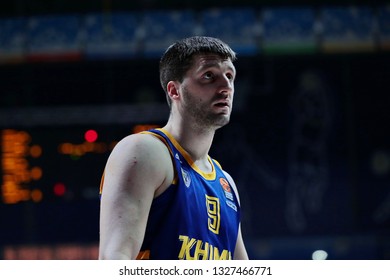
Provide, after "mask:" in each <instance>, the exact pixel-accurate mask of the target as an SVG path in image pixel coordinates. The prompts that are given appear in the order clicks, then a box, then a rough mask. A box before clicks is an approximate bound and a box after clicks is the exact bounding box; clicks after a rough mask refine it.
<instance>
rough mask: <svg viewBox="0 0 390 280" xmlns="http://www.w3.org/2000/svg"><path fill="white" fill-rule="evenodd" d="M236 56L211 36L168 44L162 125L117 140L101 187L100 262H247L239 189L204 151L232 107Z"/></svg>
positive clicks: (164, 61) (162, 74) (163, 62)
mask: <svg viewBox="0 0 390 280" xmlns="http://www.w3.org/2000/svg"><path fill="white" fill-rule="evenodd" d="M235 59H236V54H235V53H234V52H233V51H232V50H231V48H230V47H229V46H228V45H226V44H225V43H223V42H222V41H220V40H219V39H216V38H210V37H191V38H186V39H183V40H181V41H178V42H176V43H175V44H173V45H172V46H170V47H169V48H168V49H167V51H166V52H165V54H164V55H163V56H162V58H161V61H160V81H161V85H162V87H163V89H164V91H165V92H166V96H167V100H168V104H169V106H170V116H169V119H168V122H167V124H166V125H165V126H164V127H163V128H161V129H156V130H151V131H147V132H144V133H139V134H133V135H130V136H127V137H126V138H124V139H122V140H121V141H120V142H119V143H118V144H117V146H116V147H115V149H114V150H113V151H112V153H111V155H110V157H109V159H108V161H107V165H106V168H105V173H104V178H103V180H102V187H101V190H102V192H101V213H100V245H99V247H100V248H99V258H100V259H157V260H160V259H170V260H173V259H209V260H213V259H248V255H247V252H246V249H245V246H244V242H243V239H242V235H241V228H240V205H239V197H238V193H237V189H236V186H235V184H234V182H233V180H232V178H231V177H230V176H229V174H228V173H226V172H225V171H223V170H222V169H221V166H220V165H219V163H218V162H217V161H215V160H214V159H212V158H211V157H210V156H209V155H208V152H209V149H210V146H211V144H212V141H213V137H214V134H215V131H216V130H217V129H218V128H220V127H222V126H224V125H226V124H227V123H228V122H229V119H230V113H231V111H232V105H233V94H234V79H235V77H236V70H235V67H234V65H233V61H234V60H235Z"/></svg>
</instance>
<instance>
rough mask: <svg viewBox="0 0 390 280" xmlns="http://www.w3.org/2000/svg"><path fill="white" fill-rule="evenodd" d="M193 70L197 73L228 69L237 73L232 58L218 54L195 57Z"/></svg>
mask: <svg viewBox="0 0 390 280" xmlns="http://www.w3.org/2000/svg"><path fill="white" fill-rule="evenodd" d="M192 62H193V63H192V68H193V69H194V70H195V71H202V70H204V69H207V68H212V67H218V68H226V69H227V70H231V71H233V72H236V69H235V67H234V65H233V62H232V61H231V59H230V58H225V57H222V56H220V55H217V54H198V55H195V56H194V57H193V61H192Z"/></svg>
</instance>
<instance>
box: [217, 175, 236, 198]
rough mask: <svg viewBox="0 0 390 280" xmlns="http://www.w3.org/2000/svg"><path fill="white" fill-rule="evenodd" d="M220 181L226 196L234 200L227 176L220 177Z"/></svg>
mask: <svg viewBox="0 0 390 280" xmlns="http://www.w3.org/2000/svg"><path fill="white" fill-rule="evenodd" d="M219 182H220V183H221V186H222V189H223V191H224V193H225V196H226V198H227V199H230V200H233V194H232V188H231V187H230V185H229V183H228V181H227V180H226V179H225V178H219Z"/></svg>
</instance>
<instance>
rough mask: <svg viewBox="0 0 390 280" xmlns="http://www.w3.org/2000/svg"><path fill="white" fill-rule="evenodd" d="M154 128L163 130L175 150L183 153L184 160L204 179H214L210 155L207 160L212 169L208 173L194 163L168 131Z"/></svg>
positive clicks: (160, 129) (214, 174)
mask: <svg viewBox="0 0 390 280" xmlns="http://www.w3.org/2000/svg"><path fill="white" fill-rule="evenodd" d="M156 130H159V131H161V132H163V133H164V134H165V135H166V136H167V137H168V138H169V140H171V142H172V144H173V145H174V146H175V148H176V149H177V150H179V152H180V153H181V154H182V155H183V157H184V158H185V160H186V161H187V162H188V164H189V165H190V166H191V168H192V169H194V170H195V171H196V172H197V173H198V174H200V175H201V176H202V177H203V178H205V179H206V180H215V178H216V176H217V173H216V172H215V167H214V163H213V160H211V158H210V156H207V160H208V161H209V163H210V164H211V168H212V170H211V172H209V173H208V172H203V171H202V170H200V169H199V167H198V166H197V165H196V164H195V163H194V161H193V160H192V158H191V156H190V155H189V154H188V153H187V151H186V150H184V149H183V147H182V146H180V144H179V143H178V142H177V141H176V139H175V138H173V136H172V135H171V134H170V133H169V132H168V131H166V130H165V129H163V128H157V129H156Z"/></svg>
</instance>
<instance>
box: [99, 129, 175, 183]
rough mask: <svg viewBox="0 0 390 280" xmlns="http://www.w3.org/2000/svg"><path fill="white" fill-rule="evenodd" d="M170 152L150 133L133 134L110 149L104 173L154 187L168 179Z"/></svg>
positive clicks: (169, 174) (169, 175)
mask: <svg viewBox="0 0 390 280" xmlns="http://www.w3.org/2000/svg"><path fill="white" fill-rule="evenodd" d="M171 162H172V161H171V157H170V153H169V151H168V149H167V147H166V146H165V144H164V143H162V142H161V141H160V140H159V139H157V138H156V137H154V136H152V135H150V134H132V135H129V136H127V137H125V138H123V139H122V140H121V141H119V142H118V144H117V145H116V146H115V148H114V149H113V151H112V153H111V155H110V157H109V159H108V161H107V165H106V169H105V176H106V177H110V175H111V178H113V177H116V178H115V180H117V179H118V178H123V180H126V181H127V182H128V181H130V180H131V181H136V182H134V183H137V184H138V183H140V184H142V182H144V183H145V184H152V185H153V186H154V188H155V189H157V188H158V187H160V186H161V185H163V184H164V183H165V180H168V181H169V180H170V177H172V176H173V175H171V173H172V171H171V169H170V164H172V163H171Z"/></svg>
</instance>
